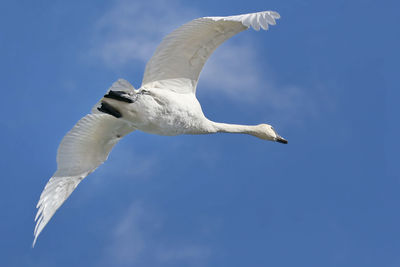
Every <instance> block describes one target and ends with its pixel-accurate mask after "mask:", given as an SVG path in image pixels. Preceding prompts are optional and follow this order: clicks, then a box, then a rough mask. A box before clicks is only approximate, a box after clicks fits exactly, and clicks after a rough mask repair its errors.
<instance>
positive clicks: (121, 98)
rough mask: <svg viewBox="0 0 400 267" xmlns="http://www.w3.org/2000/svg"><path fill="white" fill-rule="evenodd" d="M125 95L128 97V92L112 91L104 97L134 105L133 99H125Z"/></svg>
mask: <svg viewBox="0 0 400 267" xmlns="http://www.w3.org/2000/svg"><path fill="white" fill-rule="evenodd" d="M124 95H126V92H124V91H113V90H110V91H109V92H108V93H107V94H106V95H104V97H105V98H111V99H114V100H118V101H122V102H126V103H133V100H132V99H130V98H128V97H125V96H124Z"/></svg>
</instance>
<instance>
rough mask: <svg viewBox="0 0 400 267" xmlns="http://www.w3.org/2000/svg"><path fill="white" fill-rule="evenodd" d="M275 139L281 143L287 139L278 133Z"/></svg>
mask: <svg viewBox="0 0 400 267" xmlns="http://www.w3.org/2000/svg"><path fill="white" fill-rule="evenodd" d="M275 141H276V142H278V143H282V144H287V143H288V141H287V140H286V139H285V138H283V137H282V136H279V135H277V136H276V140H275Z"/></svg>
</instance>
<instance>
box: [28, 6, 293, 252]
mask: <svg viewBox="0 0 400 267" xmlns="http://www.w3.org/2000/svg"><path fill="white" fill-rule="evenodd" d="M279 17H280V16H279V14H278V13H276V12H273V11H264V12H258V13H252V14H244V15H238V16H229V17H204V18H199V19H195V20H193V21H191V22H189V23H187V24H185V25H183V26H181V27H180V28H178V29H176V30H175V31H174V32H172V33H171V34H169V35H168V36H167V37H165V38H164V40H163V41H162V42H161V44H160V45H159V46H158V48H157V50H156V52H155V53H154V55H153V57H152V58H151V59H150V61H149V62H148V63H147V65H146V70H145V73H144V77H143V82H142V86H141V88H140V89H139V90H135V89H134V88H133V86H132V85H131V84H130V83H129V82H127V81H125V80H122V79H120V80H118V81H117V82H115V83H114V84H113V85H112V87H111V88H110V89H109V90H108V92H107V93H106V95H105V96H104V98H102V99H101V100H100V101H99V102H98V103H97V104H96V105H95V106H94V108H93V109H92V114H88V115H86V116H85V117H83V118H82V119H81V120H80V121H79V122H78V123H77V124H76V125H75V126H74V127H73V128H72V130H71V131H69V132H68V133H67V135H66V136H65V137H64V138H63V140H62V141H61V144H60V146H59V148H58V152H57V171H56V172H55V173H54V175H53V177H51V179H50V180H49V181H48V183H47V184H46V186H45V188H44V190H43V192H42V194H41V196H40V200H39V202H38V204H37V208H38V212H37V214H36V218H35V221H37V223H36V227H35V230H34V241H33V246H34V245H35V243H36V239H37V237H38V236H39V234H40V233H41V232H42V230H43V228H44V227H45V226H46V224H47V223H48V222H49V220H50V219H51V217H52V216H53V215H54V213H55V212H56V210H57V209H58V208H59V207H60V206H61V205H62V204H63V203H64V201H65V200H66V199H67V198H68V197H69V195H70V194H71V193H72V191H73V190H74V189H75V188H76V187H77V185H78V184H79V183H80V181H82V179H83V178H85V177H86V176H87V175H88V174H90V173H91V172H93V171H94V170H95V169H96V168H97V167H98V166H99V165H100V164H101V163H103V162H104V161H105V160H106V159H107V157H108V154H109V152H110V151H111V149H112V148H113V146H114V145H115V144H116V143H117V142H118V141H119V140H120V139H121V138H122V137H124V136H125V135H127V134H128V133H130V132H132V131H134V130H142V131H144V132H149V133H154V134H160V135H179V134H209V133H218V132H226V133H245V134H250V135H253V136H256V137H258V138H261V139H264V140H271V141H277V142H280V143H287V141H286V140H285V139H284V138H282V137H281V136H279V135H278V134H277V133H276V131H275V130H274V129H273V128H272V127H271V126H270V125H268V124H260V125H255V126H246V125H233V124H225V123H217V122H212V121H210V120H208V119H207V118H206V117H205V116H204V114H203V112H202V110H201V106H200V103H199V102H198V100H197V99H196V96H195V93H196V85H197V80H198V78H199V74H200V72H201V69H202V68H203V65H204V63H205V62H206V60H207V59H208V57H209V56H210V55H211V54H212V52H213V51H214V50H215V49H216V48H217V47H218V46H219V45H220V44H221V43H223V42H224V41H225V40H227V39H229V38H230V37H232V36H233V35H235V34H237V33H239V32H241V31H243V30H245V29H248V28H250V27H253V28H254V29H255V30H259V29H260V28H262V29H264V30H267V29H268V25H269V24H270V25H275V19H278V18H279Z"/></svg>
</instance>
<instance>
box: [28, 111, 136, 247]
mask: <svg viewBox="0 0 400 267" xmlns="http://www.w3.org/2000/svg"><path fill="white" fill-rule="evenodd" d="M133 130H134V128H132V127H131V126H130V125H129V124H127V123H126V122H124V121H122V120H119V119H117V118H114V117H113V116H110V115H108V114H88V115H86V116H85V117H83V118H82V119H81V120H80V121H78V123H77V124H76V125H75V126H74V127H73V128H72V130H71V131H69V132H68V133H67V134H66V135H65V136H64V138H63V140H62V141H61V144H60V146H59V147H58V152H57V171H56V172H55V173H54V175H53V177H51V178H50V180H49V181H48V182H47V184H46V186H45V188H44V190H43V192H42V194H41V195H40V199H39V202H38V204H37V206H36V207H37V208H38V209H39V210H38V212H37V214H36V218H35V221H36V220H37V222H36V227H35V231H34V235H35V239H34V241H33V246H34V245H35V243H36V239H37V237H38V236H39V234H40V232H41V231H42V230H43V228H44V227H45V226H46V224H47V223H48V222H49V220H50V219H51V217H52V216H53V215H54V213H55V212H56V210H57V209H58V208H59V207H60V206H61V205H62V204H63V203H64V201H65V200H66V199H67V198H68V197H69V195H70V194H71V193H72V191H74V189H75V188H76V187H77V186H78V184H79V183H80V182H81V181H82V179H83V178H85V177H86V176H87V175H88V174H89V173H91V172H93V171H94V170H95V169H96V168H97V167H98V166H99V165H100V164H102V163H103V162H104V161H105V160H106V159H107V157H108V154H109V153H110V151H111V149H112V148H113V146H114V145H115V144H116V143H117V142H118V141H119V140H120V139H121V137H123V136H124V135H126V134H128V133H130V132H132V131H133Z"/></svg>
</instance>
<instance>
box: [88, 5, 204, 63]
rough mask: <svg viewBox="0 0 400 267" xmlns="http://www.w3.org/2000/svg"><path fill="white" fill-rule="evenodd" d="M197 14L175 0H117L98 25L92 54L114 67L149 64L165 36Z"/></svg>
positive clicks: (96, 25)
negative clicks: (133, 63)
mask: <svg viewBox="0 0 400 267" xmlns="http://www.w3.org/2000/svg"><path fill="white" fill-rule="evenodd" d="M194 17H196V15H195V12H194V10H191V9H190V8H186V7H183V6H181V5H179V3H178V2H176V1H174V0H171V1H163V0H149V1H128V0H117V1H115V5H114V6H113V7H112V8H111V9H110V10H109V11H108V12H107V13H105V14H104V16H102V17H101V18H100V19H99V20H98V21H97V22H96V24H95V29H94V36H93V54H92V55H94V56H97V57H100V58H101V59H102V60H103V61H104V63H106V65H107V66H109V67H112V68H122V67H124V66H125V65H126V64H127V63H132V61H138V62H141V63H146V62H147V61H148V60H149V59H150V57H151V56H152V54H153V53H154V51H155V49H156V47H157V45H158V44H159V43H160V42H161V40H162V38H163V37H164V36H165V35H167V34H168V33H169V32H171V31H172V30H173V29H174V28H176V27H179V26H180V25H182V24H184V23H185V22H187V21H189V20H191V19H192V18H194ZM143 68H144V64H143Z"/></svg>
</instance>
